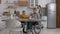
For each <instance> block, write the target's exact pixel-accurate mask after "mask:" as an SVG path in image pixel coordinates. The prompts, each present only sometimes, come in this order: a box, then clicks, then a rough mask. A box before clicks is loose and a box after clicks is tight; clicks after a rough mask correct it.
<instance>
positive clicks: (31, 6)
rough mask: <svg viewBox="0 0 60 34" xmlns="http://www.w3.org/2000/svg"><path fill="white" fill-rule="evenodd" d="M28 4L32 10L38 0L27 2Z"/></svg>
mask: <svg viewBox="0 0 60 34" xmlns="http://www.w3.org/2000/svg"><path fill="white" fill-rule="evenodd" d="M29 2H30V6H29V7H30V8H34V7H36V5H38V0H29Z"/></svg>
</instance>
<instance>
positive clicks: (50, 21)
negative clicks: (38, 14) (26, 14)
mask: <svg viewBox="0 0 60 34" xmlns="http://www.w3.org/2000/svg"><path fill="white" fill-rule="evenodd" d="M46 8H47V28H49V29H55V28H56V4H55V3H49V4H47V5H46Z"/></svg>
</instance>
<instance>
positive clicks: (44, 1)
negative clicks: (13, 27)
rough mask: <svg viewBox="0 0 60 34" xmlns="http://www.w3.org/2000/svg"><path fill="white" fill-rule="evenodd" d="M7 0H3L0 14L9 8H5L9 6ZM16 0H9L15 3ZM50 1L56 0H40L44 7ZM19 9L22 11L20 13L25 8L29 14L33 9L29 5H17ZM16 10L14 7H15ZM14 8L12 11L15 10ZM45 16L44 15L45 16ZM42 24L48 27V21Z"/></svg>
mask: <svg viewBox="0 0 60 34" xmlns="http://www.w3.org/2000/svg"><path fill="white" fill-rule="evenodd" d="M6 1H7V0H2V4H0V14H1V13H3V12H4V11H6V10H7V9H5V8H6V7H7V4H5V3H6ZM13 1H14V0H9V2H11V3H13ZM50 2H54V0H38V4H39V5H41V6H42V7H45V6H46V4H47V3H50ZM16 9H17V10H19V11H20V13H21V12H22V10H25V11H26V13H27V15H29V13H30V12H31V11H32V10H31V9H29V8H27V7H17V8H16ZM13 10H14V9H13ZM13 10H12V11H13ZM43 18H44V17H43ZM46 19H47V18H46ZM42 24H43V25H44V26H45V27H47V22H42Z"/></svg>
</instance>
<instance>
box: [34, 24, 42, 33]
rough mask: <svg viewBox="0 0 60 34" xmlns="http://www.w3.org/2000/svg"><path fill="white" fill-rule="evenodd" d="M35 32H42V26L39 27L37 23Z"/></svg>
mask: <svg viewBox="0 0 60 34" xmlns="http://www.w3.org/2000/svg"><path fill="white" fill-rule="evenodd" d="M34 32H35V34H39V33H40V32H41V27H39V26H38V25H36V26H35V27H34Z"/></svg>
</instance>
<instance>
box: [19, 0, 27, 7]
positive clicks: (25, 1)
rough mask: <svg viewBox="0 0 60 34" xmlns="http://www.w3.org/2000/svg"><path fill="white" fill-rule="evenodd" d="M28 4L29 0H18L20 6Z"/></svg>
mask: <svg viewBox="0 0 60 34" xmlns="http://www.w3.org/2000/svg"><path fill="white" fill-rule="evenodd" d="M27 4H28V1H27V0H18V5H19V6H26V5H27Z"/></svg>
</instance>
